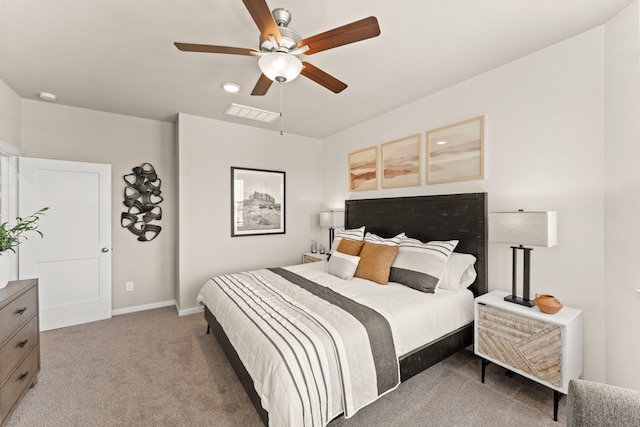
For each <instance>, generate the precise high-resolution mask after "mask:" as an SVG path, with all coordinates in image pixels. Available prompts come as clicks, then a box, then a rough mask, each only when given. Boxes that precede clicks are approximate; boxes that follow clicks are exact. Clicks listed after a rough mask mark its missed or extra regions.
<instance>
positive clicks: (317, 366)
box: [199, 193, 487, 425]
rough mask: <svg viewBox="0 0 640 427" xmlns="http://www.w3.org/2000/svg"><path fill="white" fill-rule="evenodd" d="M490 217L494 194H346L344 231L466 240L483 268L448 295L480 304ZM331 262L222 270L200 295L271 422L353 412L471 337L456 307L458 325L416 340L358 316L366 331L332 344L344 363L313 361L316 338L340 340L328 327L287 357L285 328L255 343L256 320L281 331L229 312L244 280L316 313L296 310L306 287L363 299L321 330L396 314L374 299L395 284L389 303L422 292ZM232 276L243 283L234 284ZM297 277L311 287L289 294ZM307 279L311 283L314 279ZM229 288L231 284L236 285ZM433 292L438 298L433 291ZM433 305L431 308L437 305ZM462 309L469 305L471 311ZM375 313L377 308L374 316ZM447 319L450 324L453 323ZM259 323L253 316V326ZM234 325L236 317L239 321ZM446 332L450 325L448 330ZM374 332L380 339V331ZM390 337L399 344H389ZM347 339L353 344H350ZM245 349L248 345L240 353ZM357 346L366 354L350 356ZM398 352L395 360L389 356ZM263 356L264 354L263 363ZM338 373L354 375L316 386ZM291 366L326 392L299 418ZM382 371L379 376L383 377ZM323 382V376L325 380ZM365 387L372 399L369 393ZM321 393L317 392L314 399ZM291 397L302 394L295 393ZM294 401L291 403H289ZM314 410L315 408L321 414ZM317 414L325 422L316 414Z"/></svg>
mask: <svg viewBox="0 0 640 427" xmlns="http://www.w3.org/2000/svg"><path fill="white" fill-rule="evenodd" d="M486 221H487V196H486V193H466V194H453V195H438V196H418V197H397V198H379V199H362V200H347V201H346V202H345V228H346V229H357V228H360V227H362V226H365V227H366V231H367V232H369V233H373V234H375V235H377V236H381V237H385V238H388V237H392V236H396V235H398V234H400V233H405V234H406V236H410V237H412V238H415V239H419V240H420V241H422V242H429V241H446V240H451V239H456V240H458V241H459V243H458V244H457V246H456V249H455V251H456V252H459V253H465V254H471V255H473V256H474V257H475V258H476V263H475V270H476V273H477V277H476V279H475V281H474V282H473V284H471V286H469V288H468V289H469V291H465V292H461V293H460V294H459V295H458V296H452V297H451V298H450V299H455V298H458V299H466V302H464V304H466V307H468V306H469V304H470V305H471V306H472V305H473V297H474V296H478V295H480V294H484V293H486V292H487V222H486ZM324 264H326V262H320V263H312V264H303V265H300V266H289V267H287V268H274V269H268V270H267V269H265V270H260V271H257V272H243V273H239V274H237V275H233V277H232V275H223V276H219V277H216V278H212V279H211V280H210V281H208V282H207V284H205V286H203V289H202V290H201V293H200V295H199V302H200V303H201V304H203V305H204V314H205V318H206V320H207V323H208V330H207V332H209V329H210V330H212V331H213V333H214V335H215V336H216V338H217V340H218V342H219V343H220V345H221V347H222V349H223V350H224V352H225V354H226V356H227V358H228V359H229V362H230V364H231V365H232V367H233V368H234V370H235V372H236V374H237V375H238V378H239V379H240V381H241V383H242V384H243V386H244V388H245V390H246V392H247V394H248V396H249V398H250V399H251V401H252V403H253V405H254V406H255V408H256V410H257V412H258V414H259V415H260V417H261V419H262V420H263V422H264V423H265V425H281V424H284V425H301V424H307V425H326V424H327V423H328V422H330V421H331V420H332V419H333V418H335V417H336V416H337V415H340V414H341V413H342V412H341V411H344V414H345V416H350V415H353V414H354V413H355V412H357V410H358V409H360V408H361V407H363V406H366V405H367V404H369V403H371V402H372V401H374V400H375V399H376V398H377V397H379V396H381V395H383V394H386V393H388V392H390V391H392V390H393V389H395V387H397V385H398V383H399V382H400V381H406V380H407V379H409V378H411V377H412V376H414V375H416V374H417V373H419V372H421V371H423V370H424V369H426V368H428V367H429V366H432V365H434V364H435V363H437V362H439V361H441V360H443V359H445V358H447V357H449V356H450V355H452V354H454V353H456V352H458V351H460V350H461V349H464V348H465V347H467V346H469V345H471V344H472V343H473V323H472V315H471V318H470V319H469V317H468V316H467V317H466V318H464V319H463V318H462V317H460V316H458V317H456V315H454V316H453V320H452V321H451V322H453V323H452V324H454V325H455V326H454V327H453V329H451V327H450V326H447V327H445V329H442V328H441V330H440V331H439V332H434V333H436V334H437V336H431V337H429V338H428V339H427V340H426V341H425V342H423V343H422V342H419V341H416V339H415V337H412V336H411V335H410V334H398V333H397V332H398V330H399V329H402V328H399V327H398V325H397V324H395V323H393V322H395V320H394V321H393V322H389V326H367V327H360V324H358V326H353V328H355V329H363V332H362V334H363V336H364V338H363V337H362V336H360V335H357V334H356V333H355V332H354V333H353V336H350V338H349V339H346V340H344V342H341V344H339V345H338V346H336V347H335V348H334V350H332V351H333V353H336V357H335V359H336V360H337V362H327V361H326V360H325V359H327V358H326V357H325V356H322V357H319V360H320V359H321V361H319V362H309V360H310V359H309V353H314V351H315V350H314V349H315V348H316V347H315V346H316V343H315V341H318V342H320V341H322V340H327V341H330V340H332V339H333V338H331V337H329V338H326V337H324V335H323V338H322V339H320V338H317V337H316V338H313V339H309V342H310V343H311V344H309V345H306V344H305V345H303V346H301V347H302V350H303V351H304V353H302V352H301V353H300V355H295V354H293V355H291V356H283V353H286V354H289V353H288V351H289V349H288V348H285V347H287V346H289V347H291V345H290V344H285V343H281V342H280V341H278V343H277V344H274V342H273V341H274V340H276V341H277V340H279V339H280V338H279V335H281V334H280V333H278V334H279V335H278V336H276V338H269V341H270V343H271V344H273V346H271V344H269V349H268V351H267V350H266V349H258V348H257V347H255V346H256V345H257V344H255V342H257V341H255V340H256V337H258V336H262V335H260V333H258V332H255V334H256V335H251V334H253V333H254V332H253V329H252V328H254V327H255V329H256V330H257V329H259V328H270V329H273V328H272V327H271V326H269V325H266V324H265V325H266V326H261V325H260V324H258V323H260V322H262V320H259V319H258V317H259V316H255V315H246V318H247V319H248V321H245V323H246V324H247V325H238V326H236V323H233V321H234V320H233V319H232V318H233V317H236V314H235V313H232V312H230V311H229V310H234V308H233V307H236V306H238V303H237V302H234V301H232V300H231V299H229V300H228V301H227V300H226V298H227V296H228V294H234V293H237V292H236V291H235V290H233V289H236V287H243V288H245V287H247V286H248V289H251V292H254V290H253V289H254V288H253V286H256V289H257V288H258V287H261V286H263V287H265V288H266V289H267V291H268V292H272V291H273V292H277V298H275V299H278V300H282V301H284V302H286V304H290V305H295V306H296V308H295V309H296V310H298V311H299V312H301V313H306V312H307V311H308V309H307V308H306V306H305V308H298V304H306V302H305V301H303V300H304V299H305V298H306V295H307V293H313V292H321V293H322V294H323V296H322V298H338V300H337V301H333V300H331V301H332V303H331V304H326V301H325V300H322V301H319V302H314V301H315V299H314V300H313V301H312V302H310V303H309V304H312V305H313V304H316V305H317V306H319V307H320V306H322V307H325V306H328V309H329V310H334V305H338V306H340V307H343V306H344V305H347V306H348V305H349V301H350V300H351V298H353V299H354V300H356V301H360V303H358V302H355V303H354V304H356V305H358V307H356V308H355V309H353V310H354V311H353V312H350V313H351V314H347V315H345V317H344V318H340V319H338V318H337V316H339V314H336V313H337V312H334V311H331V312H330V314H329V315H328V316H326V317H327V318H330V319H333V320H330V321H331V322H334V323H333V324H328V325H319V326H317V328H318V329H321V330H322V331H327V330H330V329H331V330H333V329H340V328H342V327H343V324H344V325H345V326H344V327H345V328H347V326H346V325H347V324H348V323H349V322H350V319H351V317H358V316H365V317H367V319H369V318H371V319H373V320H372V321H373V322H374V323H373V325H378V324H377V323H375V322H377V321H378V320H377V319H378V318H385V319H386V318H389V317H390V316H389V315H388V314H387V313H388V311H385V310H387V306H386V305H384V306H382V308H381V309H380V312H381V313H382V314H380V313H377V312H376V310H375V309H370V307H374V306H375V304H376V303H375V301H376V300H377V301H380V300H383V299H385V298H381V295H380V294H379V292H388V295H392V294H391V292H397V294H396V293H394V294H393V295H394V296H393V298H389V297H386V299H387V301H386V302H385V303H384V304H386V303H388V302H394V303H395V304H396V305H398V304H404V302H402V301H405V299H406V300H409V299H412V297H411V295H410V294H409V293H410V292H413V293H414V294H415V295H418V294H422V293H420V292H417V291H414V290H413V289H409V288H407V287H405V286H403V285H399V284H394V283H390V286H386V287H383V286H380V285H377V284H370V283H369V284H367V283H365V282H367V281H366V280H364V279H359V278H354V279H352V280H350V281H348V282H340V281H339V280H338V279H337V278H335V277H332V276H329V275H327V274H326V273H325V266H324ZM340 280H342V279H340ZM234 281H235V282H237V283H231V282H234ZM289 281H291V282H295V283H296V285H297V286H296V289H298V288H297V287H298V286H299V287H300V288H302V289H303V291H301V292H300V293H296V294H295V295H294V294H292V296H289V295H288V294H286V295H285V294H281V292H284V291H283V290H284V289H285V286H289V284H288V282H289ZM210 282H214V283H215V284H216V285H217V286H216V285H214V286H213V287H212V283H210ZM307 282H312V283H311V284H308V283H307ZM318 285H320V286H318ZM222 287H223V288H224V289H225V290H224V291H220V290H219V288H222ZM316 288H320V290H319V291H315V290H314V289H316ZM356 288H357V289H358V291H357V292H362V293H364V294H367V293H368V294H367V295H365V296H363V297H361V296H359V295H358V297H357V298H354V297H353V296H349V298H346V299H345V298H343V297H344V296H343V295H335V294H337V293H340V294H349V292H351V290H354V289H356ZM230 289H231V290H232V291H229V290H230ZM334 290H338V292H334ZM216 292H217V294H216ZM255 292H256V295H257V292H261V291H255ZM286 292H289V291H286ZM296 292H298V291H296ZM326 293H328V297H325V296H324V295H325V294H326ZM223 294H224V295H223ZM465 294H466V296H465ZM252 295H253V294H252ZM274 295H275V294H274ZM430 295H432V296H433V295H434V294H430ZM447 295H448V294H447V291H446V290H445V291H442V292H436V293H435V296H438V298H439V299H441V300H442V301H444V298H445V297H447ZM252 298H253V299H254V300H262V299H264V298H263V297H262V296H260V297H256V298H254V297H253V296H250V297H248V299H247V301H249V302H248V303H247V304H248V305H246V307H250V309H251V310H254V308H253V302H252V301H251V299H252ZM425 298H426V297H425ZM447 298H448V297H447ZM345 300H346V302H345ZM269 301H271V299H269ZM371 301H374V302H371ZM269 304H271V302H269ZM392 305H393V304H392ZM229 307H231V308H229ZM287 307H288V306H287ZM314 307H315V306H314ZM363 307H364V309H363ZM376 309H377V308H376ZM255 310H263V308H255ZM279 310H281V308H276V309H275V314H270V315H269V316H271V317H272V318H274V317H276V316H279V314H278V313H277V312H278V311H279ZM345 310H347V309H345ZM389 310H391V309H389ZM434 310H435V308H434ZM441 310H442V311H441V314H444V312H451V311H454V312H456V313H457V310H456V309H451V308H446V309H441ZM240 311H241V310H240ZM362 311H364V312H365V313H367V314H357V315H355V314H353V313H354V312H355V313H360V312H362ZM428 311H431V309H429V310H428ZM461 311H468V310H467V309H464V310H461ZM471 311H472V308H471ZM369 312H373V313H372V314H368V313H369ZM230 313H231V314H230ZM245 314H246V313H245ZM238 315H240V314H238ZM305 316H306V314H305ZM314 316H315V315H313V316H311V315H309V317H310V318H312V319H311V321H312V326H303V327H304V329H305V330H307V329H309V328H311V329H313V328H316V326H315V324H316V323H318V322H317V320H316V319H315V317H314ZM376 316H377V317H376ZM391 317H392V316H391ZM463 317H464V316H463ZM334 318H335V319H334ZM440 318H444V316H440ZM256 319H258V320H256ZM278 321H279V320H278ZM296 321H297V320H296ZM313 322H315V323H313ZM381 322H382V323H380V325H383V324H384V320H381ZM455 322H457V323H455ZM444 323H448V321H447V322H444ZM251 324H253V326H252V325H251ZM362 324H363V325H364V324H365V323H364V322H363V323H362ZM222 325H226V329H227V330H225V328H224V327H223V326H222ZM229 325H233V327H231V326H229ZM441 326H442V325H441ZM277 328H280V323H278V326H277ZM367 328H370V329H371V330H376V331H380V330H383V331H385V332H383V333H379V332H376V333H375V334H372V333H371V331H370V330H365V329H367ZM447 328H448V329H447ZM245 329H247V332H245ZM386 329H389V332H388V334H389V337H390V338H389V337H387V336H386V335H385V334H386V333H387V332H386ZM405 329H420V328H405ZM443 330H444V331H445V332H442V331H443ZM323 333H324V332H323ZM348 333H351V332H348ZM359 333H360V332H359ZM367 333H369V335H368V336H367V335H366V334H367ZM245 334H246V335H245ZM262 334H263V335H264V332H262ZM374 336H375V337H376V338H373V337H374ZM378 336H379V337H378ZM401 336H402V337H401ZM301 339H306V338H295V340H297V341H298V342H299V341H300V340H301ZM422 339H424V338H422ZM314 340H315V341H314ZM367 340H370V341H371V344H370V346H371V353H372V355H370V354H369V353H368V352H360V351H359V349H360V348H361V347H363V346H362V345H361V344H362V342H364V341H367ZM389 341H391V342H390V343H389ZM232 342H234V343H235V347H237V349H238V351H236V348H235V347H234V345H232ZM317 345H318V346H322V345H323V344H321V343H320V344H317ZM349 345H351V346H353V347H354V348H353V349H351V348H349ZM278 346H280V348H279V347H278ZM305 346H306V347H305ZM272 347H273V348H272ZM387 347H388V348H387ZM254 349H255V350H254ZM336 349H337V350H336ZM238 353H240V355H239V354H238ZM267 353H272V354H273V355H272V356H269V355H268V354H267ZM315 353H317V351H315ZM315 353H314V354H315ZM351 353H354V354H355V353H358V354H356V355H352V354H351ZM361 353H362V354H361ZM373 353H375V354H373ZM278 357H281V358H283V360H284V359H285V358H291V360H295V362H296V363H297V364H298V365H300V364H301V363H300V360H301V359H304V358H306V359H305V360H307V362H305V363H306V364H307V365H308V367H307V368H304V369H308V370H309V371H310V373H309V374H307V373H306V372H304V369H303V368H301V369H303V370H302V371H301V372H302V373H297V371H295V372H292V368H290V367H289V365H288V362H286V363H285V365H287V366H286V371H285V367H283V366H282V365H283V364H282V363H279V362H274V361H273V360H271V359H270V358H278ZM392 358H393V359H394V360H393V361H391V360H390V359H392ZM255 359H260V360H257V361H256V360H255ZM263 359H265V360H266V361H264V360H263ZM314 360H315V359H314ZM243 361H244V363H243ZM394 363H395V365H394ZM245 364H246V366H245ZM256 365H257V366H259V368H256V367H255V366H256ZM369 365H370V366H369ZM274 366H275V368H274ZM381 366H385V369H386V371H382V368H381ZM248 368H249V369H248ZM367 369H371V370H373V371H375V372H376V373H375V374H370V373H368V372H367ZM358 370H361V371H362V372H363V374H362V375H361V376H363V377H365V379H364V380H362V382H360V381H361V380H360V379H359V376H358V375H356V373H354V374H351V371H358ZM394 370H395V371H397V372H396V377H397V378H395V379H394V378H392V377H393V376H394V375H393V371H394ZM338 371H339V372H340V374H341V375H343V376H344V375H346V374H345V372H346V373H347V374H348V375H347V376H345V377H344V378H346V379H342V378H343V377H340V378H341V379H340V381H339V384H338V385H336V386H335V387H334V386H333V385H332V384H328V385H327V384H320V385H318V384H316V383H313V382H312V380H311V379H309V378H323V381H324V376H325V375H326V376H327V377H332V374H333V373H335V372H338ZM343 371H344V372H343ZM249 372H253V376H254V377H256V378H252V376H251V375H250V374H249ZM265 372H266V373H265ZM283 372H284V374H283ZM315 372H320V373H321V374H322V375H320V374H317V375H316V373H315ZM287 373H288V375H289V376H291V377H292V378H294V377H300V378H301V379H299V381H300V382H301V383H303V382H304V384H305V387H306V388H304V389H303V391H302V394H304V393H305V392H306V393H307V394H309V393H311V392H309V390H310V389H313V392H314V393H316V394H317V395H318V400H319V402H320V403H314V402H315V400H313V399H310V400H309V402H307V403H305V402H304V401H303V402H302V403H300V405H299V406H300V408H302V409H299V411H301V413H303V415H301V416H300V417H302V418H296V417H295V416H293V415H291V414H288V413H286V411H291V412H296V411H298V408H296V405H297V403H296V401H297V398H298V397H300V395H301V391H300V389H297V390H296V393H297V396H296V395H294V393H293V391H291V389H292V388H293V386H290V385H289V383H288V382H287V381H288V380H281V378H283V377H284V376H286V375H285V374H287ZM376 374H377V377H376ZM369 377H373V378H374V381H373V382H372V381H370V380H369V379H368V378H369ZM375 378H377V382H376V381H375ZM279 381H283V383H282V385H280V384H279ZM292 381H294V380H292ZM315 381H318V382H319V380H315ZM352 381H353V382H352ZM382 383H384V384H382ZM274 384H275V386H274ZM292 384H293V383H292ZM309 384H311V385H309ZM296 387H297V386H296ZM332 387H333V388H336V390H337V389H339V390H340V393H343V394H341V395H340V396H338V397H336V394H335V393H332V392H331V391H332V389H333V388H332ZM376 387H377V388H376ZM256 388H257V389H258V390H261V394H258V392H257V391H256ZM267 389H268V390H272V392H271V393H266V392H265V390H267ZM351 389H355V390H357V393H354V395H353V396H352V395H351V394H350V393H351ZM374 389H375V390H374ZM273 390H275V391H273ZM287 393H290V394H289V395H288V396H289V397H286V394H287ZM372 393H373V394H372ZM376 393H377V395H376ZM261 395H262V398H261ZM279 395H285V397H284V398H283V399H279V400H282V401H286V402H281V401H276V400H277V396H279ZM361 395H363V396H364V397H361ZM315 396H316V395H315V394H314V395H313V397H314V399H315ZM327 396H332V397H327ZM292 397H295V398H293V399H292ZM323 397H324V399H323ZM263 400H264V402H263ZM289 400H291V401H292V402H289ZM338 400H339V401H338ZM287 405H292V406H293V407H294V408H293V409H289V406H287ZM340 405H342V406H340ZM263 406H264V407H267V408H271V410H272V413H271V424H269V420H270V414H269V412H268V411H267V410H265V408H264V407H263ZM282 408H284V409H282ZM327 408H329V409H327ZM336 408H338V409H336ZM314 411H315V416H314V415H313V413H314ZM336 411H338V412H336ZM296 413H297V412H296ZM318 413H322V415H321V416H320V415H318ZM309 414H311V415H309ZM296 416H297V415H296ZM314 417H315V418H314ZM318 417H320V418H318ZM319 419H320V420H322V421H321V422H318V420H319ZM274 420H275V421H274Z"/></svg>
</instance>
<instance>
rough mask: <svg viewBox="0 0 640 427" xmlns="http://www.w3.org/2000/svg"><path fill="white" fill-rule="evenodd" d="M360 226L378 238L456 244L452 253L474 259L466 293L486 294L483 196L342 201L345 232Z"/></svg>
mask: <svg viewBox="0 0 640 427" xmlns="http://www.w3.org/2000/svg"><path fill="white" fill-rule="evenodd" d="M363 225H364V226H366V231H369V232H371V233H375V234H377V235H379V236H382V237H392V236H395V235H396V234H399V233H401V232H405V233H406V235H407V236H408V237H413V238H415V239H419V240H421V241H423V242H428V241H431V240H459V241H460V243H458V246H457V247H456V252H463V253H468V254H472V255H474V256H475V257H476V258H477V262H476V271H477V273H478V277H477V278H476V281H475V282H474V283H473V284H472V285H471V287H470V289H471V290H472V291H473V293H474V294H475V295H476V296H477V295H481V294H484V293H487V291H488V283H487V280H488V278H487V277H488V275H487V193H465V194H447V195H439V196H416V197H391V198H380V199H361V200H346V201H345V228H358V227H361V226H363Z"/></svg>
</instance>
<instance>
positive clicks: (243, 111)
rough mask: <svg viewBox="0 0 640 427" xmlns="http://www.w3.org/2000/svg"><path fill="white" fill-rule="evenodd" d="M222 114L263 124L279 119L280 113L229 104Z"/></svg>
mask: <svg viewBox="0 0 640 427" xmlns="http://www.w3.org/2000/svg"><path fill="white" fill-rule="evenodd" d="M224 113H225V114H227V115H229V116H236V117H242V118H243V119H251V120H256V121H259V122H265V123H273V122H274V120H275V119H277V118H278V117H280V113H274V112H273V111H267V110H261V109H259V108H253V107H247V106H246V105H239V104H230V105H229V107H227V110H226V111H225V112H224Z"/></svg>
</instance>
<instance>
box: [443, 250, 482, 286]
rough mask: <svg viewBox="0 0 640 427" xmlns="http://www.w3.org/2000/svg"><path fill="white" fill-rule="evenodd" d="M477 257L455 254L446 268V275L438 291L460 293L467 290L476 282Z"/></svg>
mask: <svg viewBox="0 0 640 427" xmlns="http://www.w3.org/2000/svg"><path fill="white" fill-rule="evenodd" d="M475 263H476V257H474V256H473V255H471V254H463V253H459V252H454V253H452V254H451V256H450V257H449V261H447V264H446V265H445V267H444V273H443V274H442V278H441V279H440V282H438V287H437V289H449V290H451V291H458V290H460V289H467V288H468V287H469V286H471V284H472V283H473V282H474V280H476V277H477V275H478V274H477V273H476V269H475V267H474V264H475Z"/></svg>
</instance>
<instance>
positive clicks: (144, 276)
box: [22, 100, 178, 310]
mask: <svg viewBox="0 0 640 427" xmlns="http://www.w3.org/2000/svg"><path fill="white" fill-rule="evenodd" d="M22 148H23V150H24V152H25V155H26V156H28V157H41V158H47V159H62V160H75V161H81V162H94V163H108V164H111V166H112V168H111V173H112V200H113V207H112V235H113V241H112V243H113V252H112V256H113V259H112V261H113V268H112V271H113V275H112V278H113V293H112V296H113V309H114V310H120V309H124V308H129V307H137V306H144V305H147V304H158V303H166V302H168V301H173V300H174V299H175V280H174V278H175V274H176V273H175V272H176V258H177V252H176V233H177V203H178V200H177V172H176V166H177V165H176V160H175V125H174V124H172V123H166V122H159V121H155V120H148V119H139V118H135V117H130V116H122V115H118V114H111V113H103V112H99V111H94V110H86V109H82V108H76V107H68V106H64V105H57V104H50V103H45V102H42V101H32V100H23V101H22ZM144 162H148V163H151V164H152V165H153V166H154V167H155V168H156V172H157V173H158V176H159V177H160V179H161V180H162V187H161V191H162V196H163V197H164V201H163V202H162V204H161V205H160V206H161V207H162V214H163V217H162V220H161V221H159V222H158V224H159V225H160V226H162V231H161V232H160V234H159V235H158V237H157V238H156V239H154V240H153V241H151V242H138V241H137V240H136V239H137V237H136V236H134V235H133V234H132V233H131V232H130V231H128V230H126V229H124V228H122V226H121V225H120V213H121V212H124V211H126V207H125V206H124V205H123V204H122V201H123V191H124V187H125V183H124V181H123V179H122V177H123V175H126V174H128V173H131V169H132V168H133V167H135V166H139V165H140V164H142V163H144ZM127 281H133V282H134V291H133V292H126V291H125V282H127Z"/></svg>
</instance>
